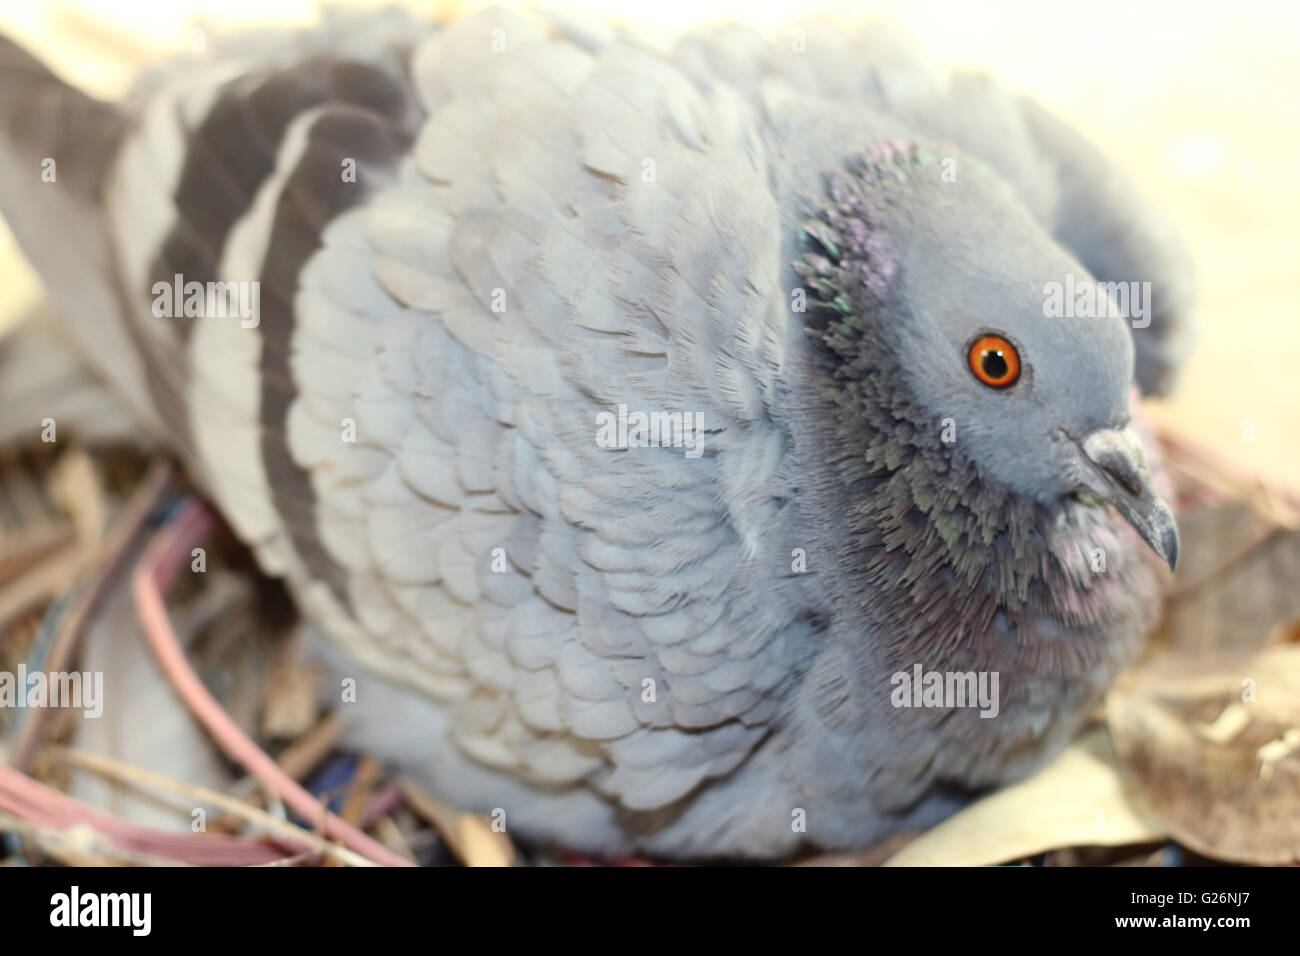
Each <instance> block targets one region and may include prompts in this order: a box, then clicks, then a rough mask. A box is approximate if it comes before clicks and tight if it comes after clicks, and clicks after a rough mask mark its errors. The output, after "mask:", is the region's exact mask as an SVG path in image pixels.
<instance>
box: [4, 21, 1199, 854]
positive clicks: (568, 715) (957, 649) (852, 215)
mask: <svg viewBox="0 0 1300 956" xmlns="http://www.w3.org/2000/svg"><path fill="white" fill-rule="evenodd" d="M0 74H2V77H3V78H2V80H0V123H3V127H2V128H0V129H2V133H3V135H0V173H2V176H0V183H3V189H0V195H2V202H3V212H4V214H5V216H6V217H7V219H8V221H9V222H10V224H11V225H12V227H13V229H14V231H15V233H16V234H17V235H18V237H19V239H20V241H21V242H22V244H23V245H24V247H25V249H26V250H27V252H28V254H29V256H30V257H31V259H32V261H33V263H34V264H35V265H36V267H37V268H38V270H39V271H40V272H41V273H42V274H43V276H44V278H45V281H46V284H47V287H48V290H49V293H50V295H51V296H52V297H53V298H54V300H55V301H56V303H57V304H58V305H59V306H60V307H61V309H62V313H63V315H64V317H65V321H66V322H67V323H68V327H69V328H70V329H71V330H72V331H73V333H74V334H73V335H72V336H71V337H72V339H73V340H74V344H75V345H76V347H78V348H79V349H80V351H81V352H82V355H83V358H84V359H85V361H86V362H87V364H88V365H89V366H90V367H91V368H92V369H94V370H95V371H96V372H97V373H98V374H99V375H100V376H101V377H102V378H103V379H104V380H105V381H107V382H109V383H111V385H112V387H113V388H114V389H115V390H116V394H117V396H118V399H119V400H120V402H121V403H122V404H123V406H124V407H125V408H126V409H128V410H129V411H130V413H131V414H132V415H133V416H134V420H135V421H136V422H137V423H138V425H137V428H138V435H139V437H141V438H143V439H145V440H150V441H155V442H158V443H161V444H162V445H163V446H164V447H165V448H167V449H169V450H171V451H172V452H173V453H174V454H175V455H176V456H178V457H179V458H180V459H181V460H182V461H183V462H184V463H185V464H186V465H187V467H188V468H189V470H190V472H191V473H192V475H193V477H194V479H195V480H196V481H197V482H198V483H199V484H200V485H201V487H202V488H204V489H205V491H206V493H207V494H208V495H210V497H211V500H212V501H213V502H214V503H215V505H216V506H217V507H218V508H219V509H220V510H221V512H222V514H223V515H224V517H225V518H226V519H227V520H228V522H229V523H230V525H231V526H232V527H233V528H234V530H235V531H236V532H237V534H238V535H239V536H240V537H241V538H242V539H243V540H244V541H245V542H246V543H247V544H248V545H249V547H250V548H251V549H252V550H253V552H254V553H255V554H256V556H257V558H258V560H259V562H260V563H261V566H262V567H263V568H264V569H265V570H266V572H268V573H269V574H271V575H275V576H280V577H283V578H284V579H285V580H286V581H287V583H288V585H289V587H290V589H291V591H292V593H293V594H294V596H295V599H296V601H297V603H298V604H299V606H300V608H301V611H302V613H303V614H304V616H305V617H306V618H307V619H308V620H309V621H310V622H312V623H313V624H314V625H315V626H316V627H317V628H319V629H320V631H321V632H322V633H323V634H324V635H325V636H326V638H327V647H328V653H329V654H331V655H332V657H333V659H334V661H335V662H336V664H337V667H338V670H339V674H340V675H341V676H342V677H349V676H350V677H351V678H352V679H353V680H354V681H355V690H356V701H355V703H348V704H346V705H344V706H343V708H342V709H343V712H344V715H345V716H346V717H347V718H349V720H350V726H351V733H352V740H353V742H355V743H356V744H357V745H358V746H364V747H368V748H370V749H371V750H372V751H374V752H376V753H378V754H380V755H383V756H384V757H386V758H388V759H390V760H392V761H394V762H395V763H396V764H397V765H399V766H400V767H401V768H402V769H403V771H404V772H406V773H408V774H411V775H412V776H414V777H416V778H417V779H419V780H421V781H422V782H424V783H425V784H426V785H428V786H429V787H431V788H432V789H434V790H436V791H437V792H438V793H440V794H442V795H444V796H445V797H447V798H449V799H450V800H452V801H454V802H456V803H457V804H459V805H460V806H462V807H464V808H467V809H472V810H477V811H484V812H490V813H495V814H496V815H497V819H500V820H503V821H504V822H505V824H506V828H507V831H508V832H509V833H511V834H513V835H515V836H517V837H519V838H521V839H525V840H531V841H537V842H542V843H547V844H553V845H558V846H563V847H569V848H573V849H576V850H582V851H587V852H592V853H598V854H620V853H627V852H640V853H646V854H652V855H658V856H663V857H669V858H710V857H712V858H737V857H744V858H754V859H763V858H767V859H771V858H780V857H788V856H791V855H794V854H797V853H800V852H803V851H808V850H813V849H828V850H842V849H851V848H860V847H865V846H868V845H870V844H872V843H873V842H876V841H879V840H881V839H883V838H884V837H886V836H888V835H889V834H891V833H893V832H895V831H897V830H899V829H900V828H904V827H919V826H925V825H928V824H930V823H932V822H934V821H936V820H938V819H941V818H942V817H944V816H945V815H947V814H949V813H951V812H953V810H954V809H956V808H958V807H960V806H961V805H962V804H963V802H964V801H967V800H969V799H970V795H971V794H973V793H977V792H979V791H981V790H985V789H988V788H992V787H996V786H998V785H1001V784H1003V783H1006V782H1008V781H1011V780H1015V779H1017V778H1020V777H1023V776H1024V775H1026V774H1028V773H1029V772H1031V771H1032V770H1033V769H1034V768H1036V767H1038V766H1039V765H1041V764H1042V763H1043V762H1044V761H1045V760H1046V759H1048V758H1049V757H1050V756H1051V755H1052V754H1053V753H1055V752H1056V751H1058V750H1059V749H1060V748H1061V747H1062V746H1063V745H1064V744H1065V743H1066V742H1067V741H1068V739H1069V738H1070V736H1071V735H1072V734H1073V733H1074V732H1075V731H1076V730H1077V729H1078V727H1079V726H1080V724H1081V723H1082V722H1083V720H1084V719H1085V718H1086V715H1087V714H1088V712H1089V711H1090V709H1091V708H1092V707H1093V706H1094V705H1095V704H1096V703H1097V702H1098V700H1099V699H1100V697H1101V695H1102V694H1103V693H1104V692H1105V690H1106V688H1107V686H1108V685H1109V684H1110V683H1111V682H1112V680H1113V679H1114V678H1115V676H1116V674H1117V672H1118V671H1119V670H1120V668H1121V667H1122V666H1123V665H1124V664H1125V663H1126V662H1127V661H1129V660H1130V659H1131V658H1132V657H1133V656H1134V655H1135V653H1136V652H1137V651H1138V649H1139V647H1140V645H1141V642H1142V639H1143V636H1144V634H1145V632H1146V631H1147V630H1148V629H1149V627H1150V626H1151V624H1152V623H1153V621H1154V619H1155V617H1156V615H1157V612H1158V606H1159V601H1160V596H1161V592H1162V590H1163V588H1164V587H1165V585H1166V583H1167V580H1168V571H1167V570H1166V569H1165V567H1164V565H1166V564H1168V565H1170V566H1172V565H1173V564H1174V562H1175V560H1176V556H1177V535H1176V531H1175V528H1174V522H1173V517H1172V515H1171V513H1170V510H1169V508H1168V506H1167V505H1166V504H1165V503H1164V501H1163V500H1162V498H1161V497H1160V494H1159V493H1158V491H1157V489H1156V488H1155V487H1154V485H1155V482H1156V479H1155V478H1153V474H1152V471H1153V468H1154V464H1153V462H1152V460H1151V458H1150V457H1149V455H1150V451H1149V449H1144V444H1143V439H1142V438H1141V437H1140V435H1139V433H1138V432H1137V431H1136V430H1135V425H1134V423H1133V421H1132V418H1131V415H1132V408H1131V392H1132V386H1133V383H1134V381H1135V374H1136V381H1137V383H1138V384H1139V385H1140V387H1141V388H1142V389H1144V390H1146V391H1148V392H1157V391H1161V390H1163V389H1165V388H1167V387H1168V386H1169V384H1170V382H1171V380H1172V375H1173V373H1174V371H1175V370H1176V368H1177V365H1178V362H1179V360H1180V357H1181V355H1182V354H1183V352H1184V351H1185V349H1186V344H1187V340H1188V336H1187V330H1188V328H1189V321H1188V320H1189V316H1190V313H1191V309H1192V291H1191V285H1190V269H1189V267H1188V264H1187V261H1186V253H1185V252H1184V251H1183V250H1182V247H1181V246H1180V245H1179V244H1178V242H1177V240H1176V239H1174V238H1173V237H1172V236H1171V235H1170V233H1169V230H1168V227H1166V226H1165V225H1164V224H1163V223H1162V222H1161V220H1160V219H1159V218H1158V216H1156V214H1155V213H1154V212H1153V211H1152V210H1150V209H1149V208H1148V207H1147V206H1146V205H1145V204H1144V203H1143V201H1142V200H1141V199H1140V198H1139V197H1138V196H1137V195H1136V193H1135V190H1134V189H1133V187H1132V186H1131V185H1129V184H1128V183H1127V182H1126V181H1125V180H1124V178H1123V177H1122V176H1121V174H1120V173H1118V172H1117V171H1115V170H1114V169H1112V168H1111V166H1110V165H1108V164H1107V162H1106V161H1105V160H1104V159H1102V158H1101V155H1100V154H1099V153H1098V152H1097V151H1096V150H1095V149H1094V148H1093V147H1091V146H1090V145H1088V144H1087V143H1086V142H1085V141H1084V140H1083V139H1082V138H1081V137H1080V136H1079V135H1078V134H1077V133H1075V132H1074V131H1073V130H1071V129H1070V128H1069V127H1068V126H1066V125H1065V124H1063V123H1061V122H1060V121H1058V120H1056V119H1055V118H1053V117H1052V116H1051V115H1050V114H1049V113H1048V112H1047V111H1045V110H1044V109H1042V108H1041V107H1040V106H1038V105H1037V104H1035V103H1034V102H1032V101H1030V100H1027V99H1023V98H1020V97H1017V96H1014V95H1011V94H1009V93H1008V92H1006V91H1005V90H1004V89H1003V88H1002V87H1001V86H999V85H998V84H996V83H995V82H993V81H992V80H989V79H987V78H985V77H982V76H977V75H973V74H964V73H955V74H946V73H944V72H942V71H938V70H935V69H933V68H931V67H930V66H928V65H926V63H925V61H924V59H923V57H921V55H920V54H919V53H918V52H917V51H916V50H915V49H914V48H913V47H912V45H911V43H910V41H908V40H907V39H906V38H904V37H902V36H900V35H899V34H898V33H897V32H896V31H894V30H892V29H890V28H889V27H886V26H871V27H865V28H860V29H858V28H848V27H846V26H845V25H843V24H839V23H834V22H825V23H822V22H818V23H809V24H805V25H801V26H800V28H799V30H797V31H794V32H790V31H787V32H780V33H777V34H774V35H773V36H772V37H770V38H768V37H765V36H763V35H761V34H759V33H757V32H755V31H753V30H751V29H749V28H747V27H743V26H726V27H715V28H707V29H699V30H693V31H690V32H686V33H684V34H682V35H680V36H676V37H668V38H662V39H654V40H652V39H648V38H647V37H646V35H644V34H643V33H642V32H640V31H637V30H635V29H631V28H618V27H612V26H607V25H605V24H603V23H599V22H593V21H591V20H582V21H570V20H565V19H562V18H560V17H557V16H554V15H551V14H546V13H530V14H527V15H520V14H517V13H512V12H504V11H501V10H488V11H485V12H482V13H479V14H476V15H474V16H472V17H470V18H467V19H463V20H459V21H456V22H454V23H450V24H443V25H435V24H431V23H425V22H423V21H420V20H418V19H416V18H414V17H412V16H411V15H408V14H405V13H401V12H385V13H382V14H365V15H362V16H357V15H341V14H340V15H335V16H333V17H332V18H331V19H328V20H327V21H326V22H325V23H324V24H322V25H321V26H320V27H319V28H317V29H314V30H312V31H308V32H302V33H255V34H250V35H240V36H235V37H231V38H229V39H228V40H225V41H223V40H222V39H221V38H220V37H216V36H213V37H211V38H209V46H208V49H207V50H206V51H204V52H203V53H201V54H192V55H187V56H184V57H182V58H180V59H179V60H178V61H177V62H176V63H174V64H171V65H170V66H167V67H164V68H161V69H158V70H155V71H152V72H151V73H150V74H149V75H147V76H145V77H142V79H141V81H140V83H139V86H138V89H137V91H136V92H135V94H133V96H132V97H131V98H130V99H129V100H128V101H127V102H126V103H124V104H120V105H107V104H102V103H98V102H96V101H94V100H91V99H90V98H88V97H86V96H84V95H82V94H80V93H78V92H76V91H74V90H73V89H71V88H70V87H67V86H65V85H63V84H62V83H61V82H60V81H58V80H57V79H56V78H54V76H53V75H51V74H50V73H49V72H48V71H46V70H45V68H44V67H42V66H40V65H39V64H38V63H36V62H35V61H34V60H32V59H31V58H29V57H28V56H27V55H26V54H24V53H23V52H22V51H20V50H19V49H17V48H16V47H14V46H12V45H9V44H6V45H5V46H4V47H3V49H0ZM46 159H52V160H54V166H55V167H56V168H57V176H56V178H55V179H54V181H52V182H50V181H43V180H42V178H41V174H42V170H43V169H45V168H46V167H47V165H48V164H44V162H43V161H44V160H46ZM177 277H182V279H183V283H189V282H191V281H195V282H199V283H213V282H225V283H231V285H230V286H228V287H221V288H218V289H216V290H215V291H214V292H211V294H209V291H210V290H209V288H208V287H207V286H206V285H205V286H203V287H202V289H203V292H204V296H205V297H200V298H201V301H200V302H199V306H198V307H196V309H195V311H197V312H198V313H200V314H197V315H186V314H184V309H183V307H182V301H181V300H182V298H183V299H185V300H186V301H187V302H188V300H189V298H190V296H189V293H188V292H185V293H184V295H183V296H178V295H176V294H175V291H176V283H181V282H182V280H180V279H177ZM1093 279H1096V280H1101V281H1103V282H1111V283H1120V282H1130V281H1133V282H1149V283H1151V290H1152V294H1151V296H1150V299H1149V302H1148V304H1149V306H1150V308H1149V310H1148V314H1147V315H1146V317H1145V319H1144V320H1143V321H1141V322H1139V321H1137V320H1136V319H1135V318H1134V317H1133V316H1132V315H1127V316H1126V315H1121V314H1119V312H1118V311H1117V310H1114V309H1103V308H1101V307H1100V306H1099V305H1098V307H1097V309H1096V312H1097V314H1096V315H1092V316H1086V315H1085V316H1070V317H1048V316H1047V315H1045V297H1046V290H1047V289H1048V288H1049V287H1052V284H1053V283H1061V284H1063V285H1068V284H1070V283H1080V284H1082V283H1085V282H1088V281H1091V280H1093ZM254 283H256V285H254ZM180 289H181V291H182V292H184V285H183V284H181V285H180ZM241 295H242V296H244V297H245V298H243V299H241V298H240V296H241ZM254 300H256V301H254ZM196 301H198V300H196ZM1108 301H1109V300H1108ZM1112 304H1113V303H1112ZM227 305H228V306H229V308H228V309H227V308H224V307H225V306H227ZM246 306H248V307H251V306H255V308H246ZM1135 370H1136V371H1135ZM36 428H37V424H36V423H35V422H33V423H32V429H33V433H35V429H36ZM932 673H934V674H940V675H953V674H956V675H966V674H969V675H972V677H978V679H979V680H980V681H983V680H984V679H985V678H989V679H990V680H992V679H993V677H996V685H990V686H994V688H995V689H994V698H993V700H992V701H991V706H987V707H984V708H982V709H981V708H977V707H974V706H971V704H972V701H971V700H964V701H963V700H960V699H954V698H953V697H952V696H951V693H949V691H951V690H953V689H960V688H961V687H964V686H967V685H963V684H961V680H963V679H964V678H961V677H959V680H958V681H957V682H956V683H951V682H950V683H949V684H948V685H945V688H944V690H945V693H947V695H948V696H942V697H940V698H936V699H934V700H931V699H930V698H929V687H930V682H929V678H928V676H926V675H929V674H932ZM900 675H902V677H903V678H910V677H912V676H913V675H915V676H916V678H917V683H916V685H915V686H916V689H918V690H919V689H922V688H925V692H924V693H922V694H918V695H917V697H918V698H921V699H917V700H911V701H908V700H903V699H902V698H900V696H899V693H900V691H906V692H907V693H905V694H904V696H909V695H910V693H911V687H910V686H908V685H909V683H910V682H909V681H908V680H906V679H904V680H900V679H899V677H900ZM969 686H970V688H971V693H972V694H973V693H974V687H975V685H974V684H971V685H969ZM980 686H984V685H983V684H981V685H980ZM918 704H920V705H923V706H917V705H918ZM992 712H995V713H992Z"/></svg>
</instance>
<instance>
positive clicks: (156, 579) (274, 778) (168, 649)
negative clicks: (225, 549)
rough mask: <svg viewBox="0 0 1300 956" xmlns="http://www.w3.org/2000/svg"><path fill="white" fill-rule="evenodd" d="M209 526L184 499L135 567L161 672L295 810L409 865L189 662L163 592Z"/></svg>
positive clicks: (380, 858)
mask: <svg viewBox="0 0 1300 956" xmlns="http://www.w3.org/2000/svg"><path fill="white" fill-rule="evenodd" d="M211 526H212V517H211V515H210V514H209V513H208V511H207V510H206V509H205V508H204V507H203V505H202V504H200V503H199V502H197V501H195V500H193V499H190V500H188V501H187V502H185V504H184V505H182V506H181V508H180V509H179V510H178V513H177V514H176V515H175V517H174V518H173V519H172V520H171V521H170V522H169V523H168V525H166V526H165V527H163V528H162V529H160V530H159V532H158V533H157V535H155V537H154V540H153V542H152V543H151V544H150V545H149V549H148V551H147V552H146V554H145V556H144V558H143V560H141V562H140V564H139V566H138V567H137V568H136V572H135V579H134V583H133V592H134V594H135V602H136V610H137V612H138V614H139V616H140V622H141V624H142V626H143V627H144V631H145V634H146V636H147V637H148V639H149V644H150V646H151V647H152V648H153V651H154V655H155V656H156V657H157V659H158V663H159V664H160V665H161V667H162V669H163V673H165V674H166V675H167V678H168V680H170V681H171V683H172V686H173V687H174V688H175V690H176V692H177V694H179V695H180V697H181V699H182V700H183V701H184V702H185V704H186V706H187V707H188V708H189V709H190V711H191V712H192V713H193V714H194V716H195V717H196V718H198V721H199V723H201V724H202V725H203V726H204V727H205V728H207V730H208V733H210V734H211V735H212V737H213V739H214V740H215V741H216V742H217V744H218V746H220V747H221V749H222V750H223V751H225V753H226V754H227V756H229V757H230V758H231V759H232V760H234V761H235V762H236V763H238V764H239V765H240V766H242V767H243V768H244V769H245V770H247V771H248V772H249V773H251V774H252V775H253V776H255V777H257V778H258V779H259V780H261V781H262V782H263V783H264V784H266V785H267V786H268V787H269V788H271V789H272V790H273V791H275V792H276V793H277V794H279V796H280V798H281V799H282V800H283V801H284V802H285V803H286V804H287V805H288V806H289V807H291V808H292V809H293V810H294V811H296V812H297V813H298V814H300V815H301V816H302V817H303V818H305V819H308V820H318V819H319V820H320V821H321V825H322V827H323V828H324V832H325V833H326V834H327V835H328V836H330V837H332V838H334V839H336V840H338V841H339V842H340V843H342V844H344V845H345V846H348V847H350V848H351V849H353V850H355V851H356V852H357V853H360V854H362V855H363V856H366V857H369V858H370V859H371V860H373V861H375V862H376V863H381V864H384V865H386V866H411V865H412V864H411V862H410V861H409V860H405V859H403V858H402V857H400V856H398V855H397V854H396V853H394V852H393V851H392V850H389V849H388V848H387V847H385V846H384V845H383V844H381V843H379V842H378V841H377V840H373V839H371V838H370V837H368V836H366V834H364V833H362V832H361V831H360V830H358V829H357V828H356V827H353V826H351V825H350V824H348V823H346V822H344V821H343V820H341V819H339V817H337V816H336V815H335V814H333V813H330V812H329V811H328V810H327V809H325V808H324V807H322V806H320V805H319V804H318V803H317V802H316V800H315V798H313V797H312V795H311V794H310V793H308V792H307V791H306V790H304V789H303V788H302V787H301V786H300V785H299V784H298V783H297V781H295V780H294V779H293V778H292V777H290V776H289V775H288V774H287V773H285V772H284V770H282V769H281V768H280V766H279V765H278V764H276V762H275V761H274V760H272V759H271V757H270V756H268V755H267V754H266V752H265V751H263V750H262V748H260V747H259V746H257V744H256V743H255V742H254V741H253V740H251V739H250V738H249V737H248V735H247V734H245V733H244V732H243V731H242V730H241V729H240V728H239V727H238V725H236V724H235V722H234V721H233V720H231V719H230V716H229V715H228V714H227V713H226V712H225V711H224V710H223V709H222V707H221V705H220V704H219V703H218V702H217V700H216V699H215V698H214V697H213V696H212V695H211V694H210V693H209V692H208V689H207V688H206V687H204V686H203V682H202V681H201V680H199V677H198V675H197V674H195V673H194V669H193V668H192V667H190V665H189V661H187V660H186V658H185V652H184V651H183V650H182V649H181V646H180V644H179V642H178V641H177V640H176V635H175V633H174V632H173V631H172V626H171V621H170V619H169V618H168V616H167V606H166V603H165V601H164V599H163V594H164V593H165V592H166V591H167V590H168V589H169V588H170V586H171V584H172V582H173V581H174V580H175V577H176V573H177V571H178V569H179V567H180V564H181V561H182V560H183V559H184V558H185V557H187V556H188V555H189V551H190V548H191V546H192V545H193V544H194V543H195V542H196V541H200V540H202V538H203V536H204V535H205V534H206V533H207V532H208V530H209V528H210V527H211Z"/></svg>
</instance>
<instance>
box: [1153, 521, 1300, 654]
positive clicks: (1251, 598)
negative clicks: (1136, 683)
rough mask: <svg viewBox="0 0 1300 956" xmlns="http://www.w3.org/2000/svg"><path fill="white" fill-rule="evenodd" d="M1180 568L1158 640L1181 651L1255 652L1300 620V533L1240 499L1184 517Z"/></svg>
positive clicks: (1200, 652)
mask: <svg viewBox="0 0 1300 956" xmlns="http://www.w3.org/2000/svg"><path fill="white" fill-rule="evenodd" d="M1178 528H1179V532H1180V535H1181V537H1182V547H1181V549H1180V559H1179V565H1178V573H1177V575H1176V576H1175V578H1174V587H1173V592H1172V595H1171V597H1170V601H1169V605H1168V607H1167V608H1166V609H1165V617H1164V619H1163V621H1162V622H1161V625H1160V628H1159V629H1158V631H1157V635H1156V638H1155V639H1154V641H1153V644H1154V645H1156V646H1158V647H1165V648H1168V649H1171V650H1177V651H1178V652H1179V653H1181V654H1222V653H1224V652H1225V651H1228V650H1235V651H1242V652H1246V651H1253V650H1254V649H1255V648H1257V647H1259V646H1260V645H1261V644H1263V643H1264V641H1265V640H1266V639H1267V638H1268V637H1269V634H1270V632H1272V631H1273V630H1274V629H1275V628H1276V627H1277V626H1278V625H1279V624H1283V623H1286V622H1290V621H1294V620H1296V619H1297V618H1300V587H1297V586H1296V585H1297V583H1298V582H1300V531H1294V530H1289V529H1286V528H1282V527H1280V526H1278V525H1276V524H1273V523H1271V522H1270V521H1268V520H1267V519H1266V518H1263V517H1262V516H1260V515H1259V514H1258V513H1257V512H1255V511H1253V510H1252V509H1251V508H1249V507H1248V506H1247V505H1245V504H1242V503H1240V502H1235V503H1232V504H1228V505H1224V506H1222V507H1217V508H1206V509H1203V510H1201V511H1197V512H1193V513H1191V514H1187V515H1180V516H1179V518H1178Z"/></svg>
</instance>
